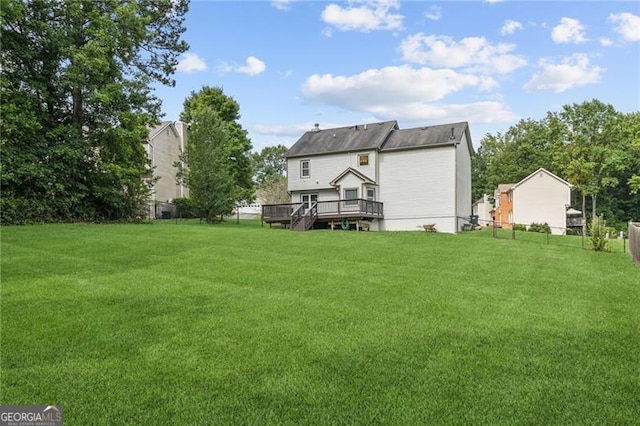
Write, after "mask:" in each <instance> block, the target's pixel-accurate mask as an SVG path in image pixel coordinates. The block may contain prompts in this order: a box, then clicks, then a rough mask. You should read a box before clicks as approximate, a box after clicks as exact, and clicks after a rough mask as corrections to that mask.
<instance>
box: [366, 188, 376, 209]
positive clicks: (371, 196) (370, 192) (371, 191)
mask: <svg viewBox="0 0 640 426" xmlns="http://www.w3.org/2000/svg"><path fill="white" fill-rule="evenodd" d="M375 200H376V189H375V188H370V187H369V188H367V213H376V212H374V211H373V208H374V204H373V201H375Z"/></svg>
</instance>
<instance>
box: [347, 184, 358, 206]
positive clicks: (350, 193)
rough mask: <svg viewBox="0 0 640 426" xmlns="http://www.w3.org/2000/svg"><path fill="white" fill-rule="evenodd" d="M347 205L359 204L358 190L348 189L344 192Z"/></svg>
mask: <svg viewBox="0 0 640 426" xmlns="http://www.w3.org/2000/svg"><path fill="white" fill-rule="evenodd" d="M344 199H345V202H344V204H345V205H348V206H350V205H354V204H358V188H347V189H345V190H344Z"/></svg>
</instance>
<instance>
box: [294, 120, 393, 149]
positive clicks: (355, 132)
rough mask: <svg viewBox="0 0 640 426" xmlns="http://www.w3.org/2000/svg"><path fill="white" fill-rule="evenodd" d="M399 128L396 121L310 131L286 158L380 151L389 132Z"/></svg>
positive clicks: (299, 140)
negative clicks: (369, 150)
mask: <svg viewBox="0 0 640 426" xmlns="http://www.w3.org/2000/svg"><path fill="white" fill-rule="evenodd" d="M397 128H398V123H397V122H396V121H385V122H382V123H374V124H360V125H356V126H350V127H338V128H335V129H326V130H309V131H308V132H306V133H305V134H304V135H302V137H301V138H300V139H298V141H297V142H296V143H295V144H294V145H293V146H292V147H291V149H289V151H287V154H286V155H285V157H287V158H290V157H303V156H307V155H315V154H331V153H337V152H349V151H364V150H367V149H379V148H380V147H381V146H382V144H383V143H384V141H385V140H387V136H388V135H389V132H391V131H392V130H394V129H397Z"/></svg>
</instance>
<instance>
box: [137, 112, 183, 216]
mask: <svg viewBox="0 0 640 426" xmlns="http://www.w3.org/2000/svg"><path fill="white" fill-rule="evenodd" d="M186 131H187V127H186V124H185V123H182V122H180V121H176V122H172V121H163V122H162V123H160V124H158V125H157V126H155V127H153V128H151V129H150V130H149V138H148V139H147V140H146V142H145V144H144V146H145V150H146V152H147V157H148V158H149V163H150V173H149V176H148V181H149V182H150V186H151V197H150V200H149V205H150V216H151V217H154V216H155V217H162V212H163V211H167V210H166V209H171V208H172V207H173V206H169V203H171V201H173V199H174V198H179V197H187V196H188V195H189V189H188V188H187V187H186V186H185V185H183V184H180V183H176V173H177V171H178V169H177V168H176V166H175V165H174V164H175V163H176V162H177V161H180V154H182V153H183V152H184V149H185V143H186V138H187V133H186ZM155 210H157V211H155Z"/></svg>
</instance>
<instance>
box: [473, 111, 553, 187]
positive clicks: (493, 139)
mask: <svg viewBox="0 0 640 426" xmlns="http://www.w3.org/2000/svg"><path fill="white" fill-rule="evenodd" d="M559 145H560V142H559V138H558V135H557V132H554V131H553V129H551V128H550V127H549V125H548V122H547V120H539V121H536V120H532V119H527V120H521V121H520V122H518V123H517V124H515V125H514V126H511V127H510V128H509V129H508V130H507V132H506V133H505V134H504V135H502V134H501V133H497V134H496V135H491V134H487V135H485V137H484V138H483V139H482V141H481V144H480V147H479V148H478V152H477V155H476V158H474V161H473V164H472V173H473V182H474V192H473V195H474V197H475V198H480V197H482V195H483V194H493V191H494V190H495V188H496V187H497V186H498V185H499V184H501V183H516V182H519V181H520V180H522V179H523V178H525V177H526V176H528V175H529V174H531V173H532V172H533V171H535V170H536V169H538V168H540V167H544V168H546V169H547V170H549V171H550V172H552V173H557V168H558V167H557V165H556V163H555V161H554V160H553V153H554V152H555V150H556V149H557V148H558V146H559Z"/></svg>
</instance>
